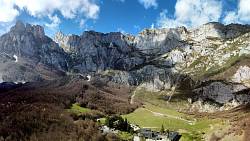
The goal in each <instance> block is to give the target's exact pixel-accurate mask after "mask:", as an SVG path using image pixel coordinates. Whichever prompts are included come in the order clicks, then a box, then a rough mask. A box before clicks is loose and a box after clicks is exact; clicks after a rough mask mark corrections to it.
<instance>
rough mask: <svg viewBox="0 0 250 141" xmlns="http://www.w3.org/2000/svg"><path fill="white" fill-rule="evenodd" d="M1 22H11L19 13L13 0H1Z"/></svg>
mask: <svg viewBox="0 0 250 141" xmlns="http://www.w3.org/2000/svg"><path fill="white" fill-rule="evenodd" d="M0 11H1V12H0V22H11V21H13V20H14V19H15V17H16V16H18V15H19V12H18V10H17V9H14V2H13V1H12V0H0Z"/></svg>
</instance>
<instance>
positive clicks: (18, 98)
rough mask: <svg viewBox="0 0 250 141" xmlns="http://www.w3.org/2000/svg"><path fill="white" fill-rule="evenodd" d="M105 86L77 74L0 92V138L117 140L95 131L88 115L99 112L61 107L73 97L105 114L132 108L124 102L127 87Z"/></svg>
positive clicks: (39, 140)
mask: <svg viewBox="0 0 250 141" xmlns="http://www.w3.org/2000/svg"><path fill="white" fill-rule="evenodd" d="M108 87H109V86H108V85H107V86H105V87H103V88H98V87H96V86H93V85H91V84H88V83H87V82H85V81H84V80H81V79H79V78H64V79H61V80H56V81H45V82H42V83H27V84H25V85H23V86H21V87H18V88H15V89H12V90H8V91H5V92H1V93H0V140H6V141H15V140H34V141H43V140H53V141H56V140H60V141H64V140H65V141H66V140H72V141H77V140H86V141H87V140H94V141H98V140H118V139H117V137H115V136H114V135H107V136H103V135H102V134H101V133H100V132H99V131H98V125H97V124H96V123H95V122H93V121H92V120H91V119H94V118H97V117H100V116H102V114H100V112H97V113H94V112H93V113H88V114H85V115H81V116H82V117H80V118H79V117H76V118H74V116H73V115H72V114H70V113H68V112H67V110H65V109H68V108H69V107H70V106H71V105H72V103H75V102H76V100H77V101H79V102H82V104H83V105H84V104H85V105H86V107H88V108H91V109H96V110H99V111H101V112H103V113H107V114H116V113H127V112H130V111H132V110H134V109H135V108H136V106H134V105H130V104H129V102H128V101H129V95H128V93H127V92H129V90H128V89H127V88H125V87H124V88H122V89H119V88H115V87H111V88H108ZM108 90H109V91H108ZM119 90H120V93H119ZM83 92H84V93H83ZM121 95H122V96H121ZM74 119H75V120H77V122H75V121H74ZM79 119H81V120H79ZM82 119H83V120H82Z"/></svg>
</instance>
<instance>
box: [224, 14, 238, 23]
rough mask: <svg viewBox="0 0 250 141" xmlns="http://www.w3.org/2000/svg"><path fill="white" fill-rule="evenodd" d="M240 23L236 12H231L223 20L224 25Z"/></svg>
mask: <svg viewBox="0 0 250 141" xmlns="http://www.w3.org/2000/svg"><path fill="white" fill-rule="evenodd" d="M238 21H239V19H238V16H237V13H236V12H234V11H230V12H228V13H226V16H225V17H224V19H223V21H222V22H223V23H225V24H230V23H237V22H238Z"/></svg>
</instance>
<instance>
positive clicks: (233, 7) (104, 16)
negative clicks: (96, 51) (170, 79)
mask: <svg viewBox="0 0 250 141" xmlns="http://www.w3.org/2000/svg"><path fill="white" fill-rule="evenodd" d="M248 5H250V0H33V1H30V0H0V11H2V12H1V13H0V33H3V32H6V31H7V30H8V28H9V27H10V26H11V25H13V24H14V23H15V21H16V20H22V21H24V22H29V23H31V24H40V25H43V26H44V27H45V31H46V34H48V35H49V36H53V34H54V33H55V32H57V31H62V32H64V33H66V34H69V33H70V34H81V33H82V32H83V31H84V30H95V31H99V32H105V33H106V32H112V31H121V32H125V33H130V34H137V33H138V32H140V31H141V30H143V29H144V28H151V27H155V28H163V27H164V28H171V27H178V26H186V27H197V26H199V25H202V24H204V23H207V22H212V21H216V22H221V23H224V24H229V23H242V24H249V23H250V7H249V6H248Z"/></svg>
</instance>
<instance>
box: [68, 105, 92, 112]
mask: <svg viewBox="0 0 250 141" xmlns="http://www.w3.org/2000/svg"><path fill="white" fill-rule="evenodd" d="M68 111H69V112H72V113H76V114H82V113H87V112H90V111H91V110H90V109H88V108H84V107H81V106H80V105H79V104H77V103H75V104H73V105H72V106H71V107H70V109H68Z"/></svg>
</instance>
